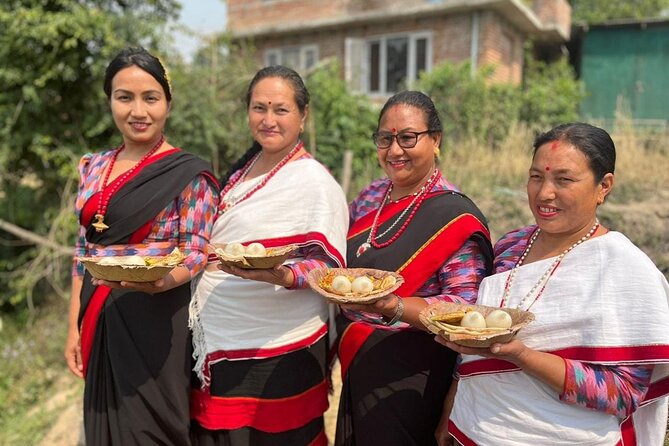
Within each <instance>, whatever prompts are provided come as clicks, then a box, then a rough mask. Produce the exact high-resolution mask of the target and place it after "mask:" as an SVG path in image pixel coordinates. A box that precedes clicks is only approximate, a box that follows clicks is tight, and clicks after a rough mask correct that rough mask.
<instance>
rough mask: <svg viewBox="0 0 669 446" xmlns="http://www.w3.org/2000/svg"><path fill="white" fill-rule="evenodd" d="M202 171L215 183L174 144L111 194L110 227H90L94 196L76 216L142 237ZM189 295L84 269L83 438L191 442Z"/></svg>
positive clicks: (106, 240)
mask: <svg viewBox="0 0 669 446" xmlns="http://www.w3.org/2000/svg"><path fill="white" fill-rule="evenodd" d="M200 174H203V175H204V176H205V177H206V178H207V179H209V180H210V181H211V183H212V184H213V185H214V186H215V187H216V188H218V186H217V184H216V180H215V179H214V177H213V176H212V175H211V173H210V172H209V164H208V163H206V162H205V161H203V160H201V159H200V158H197V157H195V156H194V155H191V154H188V153H186V152H181V151H178V150H174V151H168V152H164V153H161V154H158V155H156V156H154V157H152V158H150V159H149V160H147V161H146V162H145V163H144V164H143V165H142V166H139V167H138V168H137V169H136V171H135V174H134V175H133V176H132V177H130V178H129V179H127V181H126V182H125V183H124V184H123V185H121V186H120V187H119V188H118V190H117V192H116V193H115V194H114V195H113V196H112V197H111V199H110V200H109V204H108V211H107V213H106V215H105V223H107V224H108V225H109V229H107V230H105V231H104V232H96V230H95V228H93V227H92V226H91V223H92V218H91V217H92V213H93V212H92V211H93V208H94V207H95V206H96V205H97V199H98V195H97V194H95V195H93V197H91V199H89V200H88V202H87V203H86V205H85V206H84V210H83V212H82V214H81V215H82V218H81V221H80V223H81V224H82V225H83V226H85V227H86V228H87V232H86V239H87V240H88V241H89V242H91V243H95V244H99V245H112V244H129V243H140V242H142V241H143V240H144V238H145V237H146V236H147V235H148V231H149V230H150V227H151V222H152V220H153V219H154V218H155V216H156V215H157V214H159V213H160V212H161V211H162V210H163V209H164V208H165V207H166V206H167V205H168V204H169V203H170V202H171V201H172V200H174V199H175V198H176V197H178V196H179V194H180V193H181V192H182V191H183V189H184V188H185V187H186V186H187V185H188V184H189V183H190V182H191V181H192V180H193V179H194V178H195V177H196V176H197V175H200ZM98 193H99V192H98ZM189 300H190V286H189V284H188V283H186V284H183V285H181V286H179V287H177V288H174V289H172V290H169V291H166V292H164V293H159V294H155V295H150V294H147V293H142V292H138V291H126V290H117V289H113V290H112V289H110V288H108V287H104V286H98V287H96V286H93V285H92V283H91V276H90V274H89V273H88V272H86V273H85V276H84V279H83V286H82V291H81V307H80V308H81V309H80V313H79V328H80V330H81V347H82V356H83V359H84V374H85V380H86V385H85V390H84V427H85V433H86V444H89V445H95V446H100V445H123V446H126V445H148V444H161V445H187V444H190V440H189V425H190V417H189V395H190V370H191V350H192V345H191V340H190V334H189V330H188V303H189Z"/></svg>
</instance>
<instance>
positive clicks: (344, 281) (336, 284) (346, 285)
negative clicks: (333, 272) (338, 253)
mask: <svg viewBox="0 0 669 446" xmlns="http://www.w3.org/2000/svg"><path fill="white" fill-rule="evenodd" d="M331 286H332V289H333V290H334V291H335V293H338V294H346V293H350V292H351V281H350V280H349V279H348V277H346V276H335V277H334V279H332V285H331Z"/></svg>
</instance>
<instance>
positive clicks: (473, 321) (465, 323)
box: [460, 311, 486, 328]
mask: <svg viewBox="0 0 669 446" xmlns="http://www.w3.org/2000/svg"><path fill="white" fill-rule="evenodd" d="M460 326H461V327H468V328H486V322H485V318H484V317H483V315H482V314H481V313H479V312H478V311H468V312H467V313H465V315H464V316H463V317H462V320H461V321H460Z"/></svg>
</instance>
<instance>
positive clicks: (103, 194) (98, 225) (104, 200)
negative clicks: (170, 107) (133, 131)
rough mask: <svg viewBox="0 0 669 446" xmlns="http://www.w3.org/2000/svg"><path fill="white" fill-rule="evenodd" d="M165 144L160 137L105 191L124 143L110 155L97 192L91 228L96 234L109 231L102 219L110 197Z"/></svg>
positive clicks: (163, 138) (163, 139) (162, 137)
mask: <svg viewBox="0 0 669 446" xmlns="http://www.w3.org/2000/svg"><path fill="white" fill-rule="evenodd" d="M164 142H165V137H164V136H163V135H160V139H159V140H158V142H157V143H156V145H155V146H153V148H151V150H149V151H148V152H146V154H145V155H144V156H143V157H142V159H140V160H139V161H137V163H136V164H135V165H134V166H132V167H131V168H130V169H128V170H126V171H125V172H123V173H122V174H121V175H120V176H119V177H118V178H116V179H115V180H114V182H113V183H112V185H111V187H110V188H109V190H108V191H105V189H106V188H107V182H108V181H109V176H110V175H111V172H112V170H114V164H115V163H116V158H118V154H119V153H121V151H122V150H123V149H124V148H125V143H123V144H121V145H120V146H119V147H118V148H117V149H116V150H115V151H114V154H113V155H112V159H111V161H110V162H109V167H108V168H107V172H106V173H105V177H104V179H103V180H102V184H100V189H99V190H98V210H97V212H96V213H95V220H96V221H95V223H93V227H94V228H95V230H96V231H97V232H102V231H104V230H106V229H109V226H108V225H107V224H105V222H104V219H105V214H107V206H108V205H109V200H110V199H111V197H113V196H114V194H115V193H116V191H117V190H118V188H119V187H121V186H122V185H123V184H125V180H126V179H127V178H128V177H129V176H130V175H131V174H132V173H133V172H134V171H135V170H136V169H137V168H138V167H139V166H141V165H142V164H143V163H144V161H146V160H147V159H149V157H151V155H153V154H154V153H156V151H158V149H160V146H162V145H163V143H164Z"/></svg>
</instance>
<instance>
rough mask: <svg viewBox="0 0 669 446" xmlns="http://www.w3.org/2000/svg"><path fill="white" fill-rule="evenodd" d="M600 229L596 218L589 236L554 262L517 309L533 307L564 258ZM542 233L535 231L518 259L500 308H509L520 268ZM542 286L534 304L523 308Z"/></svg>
mask: <svg viewBox="0 0 669 446" xmlns="http://www.w3.org/2000/svg"><path fill="white" fill-rule="evenodd" d="M598 227H599V220H598V219H596V218H595V224H594V225H592V228H590V230H589V231H588V233H587V234H585V235H584V236H583V237H581V238H580V239H578V241H577V242H576V243H574V244H573V245H571V246H570V247H569V248H567V249H565V250H564V251H563V252H562V253H561V254H560V255H559V256H557V257H556V258H555V260H553V263H551V264H550V266H549V267H548V269H547V270H546V272H544V273H543V274H542V275H541V277H540V278H539V280H537V282H536V283H535V284H534V285H533V286H532V288H531V289H530V291H528V292H527V294H526V295H525V296H524V297H523V298H522V299H521V300H520V302H519V303H518V305H516V308H520V309H524V310H529V309H530V307H531V306H532V305H534V303H535V302H536V301H537V300H538V299H539V297H540V296H541V294H542V293H543V292H544V289H545V288H546V284H547V283H548V279H550V278H551V276H552V275H553V273H554V272H555V270H556V269H557V267H558V266H559V265H560V262H562V259H563V258H564V256H566V255H567V253H569V251H571V250H572V249H574V248H576V247H577V246H578V245H580V244H581V243H583V242H584V241H586V240H588V239H589V238H590V237H591V236H592V234H594V233H595V232H596V231H597V228H598ZM540 232H541V228H537V229H536V231H534V234H532V237H531V238H530V240H529V242H528V243H527V247H526V248H525V251H524V252H523V254H522V255H521V256H520V258H519V259H518V262H517V263H516V265H515V266H514V267H513V269H512V270H511V272H510V273H509V275H508V276H507V278H506V283H505V284H504V293H503V295H502V302H501V303H500V305H499V306H500V307H508V299H509V294H510V293H511V285H513V280H514V279H515V278H516V274H517V271H518V268H520V266H521V265H522V264H523V262H524V261H525V258H526V257H527V255H528V254H529V252H530V249H532V245H533V244H534V242H535V241H536V240H537V237H538V236H539V233H540ZM540 286H541V289H539V291H538V292H537V293H536V296H534V299H532V302H530V303H529V305H528V306H527V308H523V306H524V305H525V301H526V300H527V299H528V298H529V297H530V296H532V295H533V294H534V292H535V291H536V290H537V289H538V288H539V287H540Z"/></svg>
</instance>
